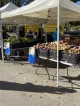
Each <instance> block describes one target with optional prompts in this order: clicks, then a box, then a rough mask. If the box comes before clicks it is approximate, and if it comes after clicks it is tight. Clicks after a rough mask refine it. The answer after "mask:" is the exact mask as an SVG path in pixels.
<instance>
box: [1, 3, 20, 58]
mask: <svg viewBox="0 0 80 106" xmlns="http://www.w3.org/2000/svg"><path fill="white" fill-rule="evenodd" d="M17 8H18V7H17V6H16V5H14V4H13V3H11V2H9V3H8V4H6V5H5V6H3V7H1V8H0V42H1V49H2V60H4V53H3V37H2V23H3V22H2V19H1V13H3V12H7V11H12V10H13V9H17Z"/></svg>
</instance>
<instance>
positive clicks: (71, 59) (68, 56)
mask: <svg viewBox="0 0 80 106" xmlns="http://www.w3.org/2000/svg"><path fill="white" fill-rule="evenodd" d="M62 61H65V62H68V63H72V64H79V63H80V54H72V53H67V52H63V55H62Z"/></svg>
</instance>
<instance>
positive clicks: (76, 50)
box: [35, 38, 80, 64]
mask: <svg viewBox="0 0 80 106" xmlns="http://www.w3.org/2000/svg"><path fill="white" fill-rule="evenodd" d="M35 48H36V49H38V50H39V51H40V50H41V53H42V54H41V56H43V53H45V52H44V51H45V50H46V52H47V50H48V52H49V53H48V57H49V58H53V59H57V41H56V42H47V43H42V44H40V43H38V44H37V45H36V46H35ZM42 50H43V51H42ZM45 55H46V54H44V56H45ZM64 56H66V57H64ZM59 58H60V60H64V61H65V60H66V61H67V62H70V63H77V64H78V63H80V39H78V38H66V39H64V40H60V41H59Z"/></svg>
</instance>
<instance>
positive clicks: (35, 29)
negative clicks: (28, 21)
mask: <svg viewBox="0 0 80 106" xmlns="http://www.w3.org/2000/svg"><path fill="white" fill-rule="evenodd" d="M38 29H39V25H37V24H35V25H25V32H29V31H30V30H31V31H32V32H38Z"/></svg>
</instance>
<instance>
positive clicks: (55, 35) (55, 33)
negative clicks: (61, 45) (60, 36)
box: [52, 29, 57, 41]
mask: <svg viewBox="0 0 80 106" xmlns="http://www.w3.org/2000/svg"><path fill="white" fill-rule="evenodd" d="M52 36H53V41H57V29H56V31H54V32H53V33H52Z"/></svg>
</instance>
